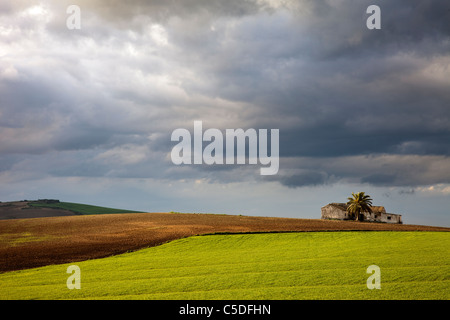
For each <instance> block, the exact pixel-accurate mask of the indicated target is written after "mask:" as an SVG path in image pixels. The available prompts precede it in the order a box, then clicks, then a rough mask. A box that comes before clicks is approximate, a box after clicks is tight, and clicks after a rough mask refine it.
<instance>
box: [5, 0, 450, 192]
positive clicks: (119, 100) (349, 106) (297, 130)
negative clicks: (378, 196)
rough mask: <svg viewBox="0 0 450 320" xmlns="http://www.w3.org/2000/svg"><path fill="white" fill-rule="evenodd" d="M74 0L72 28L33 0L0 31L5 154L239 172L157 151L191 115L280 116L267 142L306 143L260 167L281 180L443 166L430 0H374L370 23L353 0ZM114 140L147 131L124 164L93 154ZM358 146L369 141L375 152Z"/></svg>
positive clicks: (438, 35)
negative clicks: (374, 20) (376, 20)
mask: <svg viewBox="0 0 450 320" xmlns="http://www.w3.org/2000/svg"><path fill="white" fill-rule="evenodd" d="M25 3H27V4H30V5H31V4H32V2H31V1H30V2H20V3H18V4H17V5H16V4H14V5H9V6H3V7H0V10H2V12H3V14H4V15H13V13H14V12H16V13H17V12H18V10H23V9H24V8H26V5H25ZM67 3H68V2H67ZM78 3H79V5H80V7H81V8H82V14H83V21H84V22H83V23H84V24H83V28H82V30H80V32H79V33H77V32H71V31H69V30H67V28H65V18H66V16H67V15H66V14H65V5H66V3H65V2H64V1H62V2H44V4H48V6H49V8H50V9H49V10H53V13H54V16H53V18H52V19H53V20H51V21H50V22H48V23H47V24H46V25H43V23H42V22H40V21H38V20H32V19H31V18H30V19H29V20H26V21H25V20H21V21H19V22H17V23H18V28H19V29H20V28H23V30H22V31H23V32H21V31H17V30H16V31H17V33H15V35H16V36H17V39H13V37H12V36H11V37H10V38H8V39H7V41H6V40H5V42H3V43H2V45H4V46H5V48H8V50H10V51H9V52H8V54H7V55H6V58H5V61H7V63H9V64H11V65H12V66H14V67H15V68H16V69H17V71H18V75H19V76H18V80H15V81H16V82H12V81H11V80H8V79H6V80H5V79H2V78H0V95H1V97H2V99H1V100H0V111H1V112H2V114H1V117H0V126H1V128H0V129H2V130H3V131H2V138H0V139H4V140H0V141H2V144H1V146H0V152H2V154H3V155H5V156H6V157H7V156H8V155H9V154H10V153H16V152H17V153H19V152H21V153H41V154H43V153H49V152H53V151H55V150H56V151H59V152H62V153H61V154H67V153H66V152H70V151H77V152H79V154H77V155H75V157H77V156H79V157H80V158H82V159H84V160H82V161H80V162H79V163H71V162H69V163H68V164H64V163H63V162H56V163H55V167H54V168H47V167H46V166H44V165H43V164H42V170H43V171H45V170H46V171H47V172H50V174H54V175H58V176H64V175H69V176H70V175H83V174H84V175H92V176H96V175H108V176H117V177H160V178H164V177H166V178H169V179H177V178H180V177H189V178H193V179H194V178H196V177H198V178H205V179H210V181H238V180H239V179H244V177H245V179H247V178H248V177H249V176H251V175H250V174H247V172H250V171H251V169H249V170H248V171H247V170H245V168H228V167H220V168H215V167H205V166H200V167H192V168H191V167H187V168H174V167H173V165H171V163H167V159H166V158H165V157H166V155H167V153H168V152H169V151H170V148H171V146H173V144H171V141H170V132H171V131H172V130H173V129H175V128H177V127H187V128H188V129H190V128H191V126H192V121H193V120H194V119H203V120H205V122H206V121H207V122H208V125H209V126H210V127H216V128H221V129H224V128H239V127H244V129H245V128H246V127H253V128H268V129H271V128H277V129H280V152H281V156H282V157H283V158H288V157H294V158H307V159H308V161H306V162H307V163H302V162H298V163H295V165H294V166H293V167H292V168H290V169H293V172H292V173H291V172H290V171H289V174H288V173H287V172H284V173H283V171H281V174H280V176H278V177H276V179H278V180H279V181H280V183H282V184H283V185H285V186H288V187H295V186H309V185H320V184H326V183H330V181H335V180H333V179H336V181H338V180H339V179H342V180H351V181H354V182H362V183H369V184H373V185H386V184H394V185H401V186H409V185H411V186H414V185H419V184H429V183H438V182H443V183H448V182H449V181H450V179H449V177H448V174H446V173H445V172H443V171H442V169H440V168H447V165H446V163H447V162H448V161H449V160H448V156H450V152H449V151H450V149H449V148H448V141H449V139H450V129H449V128H450V109H449V108H448V105H450V94H449V92H448V86H449V85H450V82H449V80H448V72H447V71H448V70H447V69H446V68H447V67H448V63H449V59H450V58H449V56H448V52H449V49H450V48H449V46H450V41H449V24H448V14H447V13H446V12H448V11H446V9H447V8H448V4H447V2H445V1H421V2H418V1H398V2H386V3H382V4H381V7H382V29H381V30H379V31H369V30H367V28H365V19H366V18H367V14H365V8H366V7H367V6H368V5H369V4H372V3H369V1H362V2H358V3H357V4H356V3H355V2H350V1H349V2H346V1H344V2H342V5H341V6H339V7H337V6H333V2H332V1H331V2H330V1H302V2H298V4H300V5H296V2H289V1H288V2H283V3H284V7H285V8H288V9H289V10H287V11H282V10H277V8H276V7H275V6H270V5H269V2H262V1H233V2H230V1H194V0H192V1H180V2H177V1H173V2H172V1H171V2H168V1H128V2H123V1H112V2H111V1H108V2H106V1H79V2H78ZM8 21H9V23H10V24H11V23H14V19H12V18H11V20H8ZM154 23H157V24H161V25H162V28H163V31H164V32H165V34H166V35H167V42H168V43H167V44H166V45H161V43H160V44H158V41H157V40H158V39H156V40H155V39H154V38H152V34H151V32H152V29H151V26H152V24H154ZM30 26H33V27H34V26H40V29H39V28H38V29H37V30H38V31H37V32H36V34H35V38H34V39H33V38H32V37H31V36H30V34H29V33H27V32H25V30H28V29H29V28H30ZM12 40H14V41H12ZM21 40H23V42H21ZM30 40H33V41H35V42H33V43H34V44H35V46H31V47H27V49H29V56H27V57H25V56H19V57H15V53H16V51H15V50H17V48H16V47H14V46H12V43H14V42H16V43H17V44H18V45H19V46H20V44H23V45H26V44H29V42H30ZM159 40H160V41H161V39H159ZM163 40H164V39H163ZM162 42H164V41H162ZM44 44H45V46H48V49H47V47H43V46H44ZM66 47H67V48H68V49H67V50H64V48H66ZM68 51H70V52H68ZM33 61H37V62H33ZM0 66H1V65H0ZM446 70H447V71H446ZM1 72H2V70H0V75H1V74H2V73H1ZM149 137H151V138H149ZM127 145H148V146H149V153H150V154H153V155H154V157H153V158H151V164H150V158H149V160H148V162H149V163H146V162H145V161H144V162H139V163H136V164H134V165H130V164H128V165H123V164H120V163H118V162H116V163H114V162H113V161H110V162H107V161H101V159H98V158H96V156H97V155H98V153H100V152H106V151H108V150H113V151H115V152H119V151H120V150H121V149H120V148H121V147H124V146H127ZM87 150H96V152H95V153H93V154H90V153H84V152H85V151H87ZM86 154H89V157H90V158H86V159H85V158H83V157H84V156H86ZM111 154H112V153H110V155H111ZM383 154H388V155H391V156H392V157H391V158H385V157H383V156H382V155H383ZM115 155H116V156H117V154H115ZM362 155H375V158H376V159H377V161H381V163H383V164H384V167H383V168H381V167H380V163H379V162H377V161H374V160H373V159H372V158H370V157H369V158H365V157H361V156H362ZM397 155H398V156H397ZM400 155H404V157H403V156H400ZM406 155H420V156H422V157H418V158H413V157H407V156H406ZM429 155H436V156H440V157H431V158H429V157H428V156H429ZM62 157H63V156H62ZM5 159H6V158H5ZM342 159H346V160H345V161H346V162H343V160H342ZM103 160H104V159H103ZM428 161H429V162H428ZM438 164H440V165H441V167H439V165H438ZM3 168H5V170H7V169H8V168H11V160H8V161H6V160H5V162H4V164H3ZM281 168H283V167H281ZM243 172H246V174H242V173H243ZM418 172H419V174H418ZM334 177H335V178H334Z"/></svg>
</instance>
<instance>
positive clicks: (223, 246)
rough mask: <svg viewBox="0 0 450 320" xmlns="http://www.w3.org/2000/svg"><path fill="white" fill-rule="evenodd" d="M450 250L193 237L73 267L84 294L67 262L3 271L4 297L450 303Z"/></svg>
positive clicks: (348, 239) (409, 243) (436, 243)
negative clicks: (373, 280) (371, 284)
mask: <svg viewBox="0 0 450 320" xmlns="http://www.w3.org/2000/svg"><path fill="white" fill-rule="evenodd" d="M449 248H450V234H449V233H447V232H303V233H271V234H238V235H211V236H197V237H191V238H186V239H181V240H176V241H173V242H170V243H167V244H165V245H161V246H159V247H153V248H148V249H144V250H140V251H136V252H133V253H128V254H123V255H118V256H114V257H110V258H105V259H97V260H90V261H84V262H78V263H75V264H76V265H78V266H79V267H80V269H81V289H80V290H69V289H67V287H66V280H67V278H68V276H69V274H67V273H66V269H67V266H69V264H66V265H56V266H48V267H43V268H37V269H30V270H24V271H18V272H8V273H4V274H0V288H1V289H0V299H77V298H81V299H450V291H449V290H448V288H449V286H450V252H449ZM371 264H376V265H378V266H379V267H380V268H381V289H380V290H376V289H374V290H369V289H367V287H366V281H367V278H368V277H369V276H370V275H369V274H367V273H366V269H367V267H368V266H369V265H371Z"/></svg>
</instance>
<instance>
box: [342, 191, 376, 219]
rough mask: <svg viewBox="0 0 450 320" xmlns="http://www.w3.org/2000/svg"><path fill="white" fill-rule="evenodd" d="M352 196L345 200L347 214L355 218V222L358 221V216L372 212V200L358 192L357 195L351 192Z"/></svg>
mask: <svg viewBox="0 0 450 320" xmlns="http://www.w3.org/2000/svg"><path fill="white" fill-rule="evenodd" d="M352 196H353V198H352V197H349V198H347V199H348V202H347V212H348V213H350V214H351V215H353V216H355V220H356V221H359V215H360V214H361V213H362V212H369V213H371V212H372V209H371V206H372V199H371V198H370V196H369V195H366V194H365V193H364V192H358V193H357V194H354V193H353V192H352Z"/></svg>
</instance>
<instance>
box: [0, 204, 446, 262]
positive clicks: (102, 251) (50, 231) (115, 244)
mask: <svg viewBox="0 0 450 320" xmlns="http://www.w3.org/2000/svg"><path fill="white" fill-rule="evenodd" d="M49 210H52V209H49ZM357 230H360V231H365V230H367V231H369V230H377V231H383V230H385V231H450V228H441V227H428V226H416V225H397V224H384V223H366V222H355V221H333V220H320V219H292V218H270V217H250V216H233V215H215V214H179V213H134V214H103V215H81V216H80V215H78V216H65V217H46V218H40V219H20V220H14V219H13V220H2V221H0V271H11V270H19V269H26V268H33V267H39V266H45V265H50V264H60V263H66V262H74V261H82V260H87V259H94V258H101V257H106V256H111V255H115V254H119V253H124V252H127V251H133V250H137V249H142V248H146V247H152V246H156V245H160V244H162V243H164V242H168V241H171V240H175V239H180V238H185V237H189V236H193V235H200V234H210V233H251V232H298V231H357Z"/></svg>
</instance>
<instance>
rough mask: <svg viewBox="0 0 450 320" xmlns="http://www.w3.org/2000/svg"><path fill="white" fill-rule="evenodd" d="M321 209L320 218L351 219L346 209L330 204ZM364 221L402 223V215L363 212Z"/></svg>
mask: <svg viewBox="0 0 450 320" xmlns="http://www.w3.org/2000/svg"><path fill="white" fill-rule="evenodd" d="M321 211H322V216H321V218H322V219H339V220H348V219H352V218H351V217H350V216H349V215H348V213H347V211H344V210H342V209H339V208H337V207H335V206H332V205H330V204H328V205H326V206H324V207H322V208H321ZM364 221H371V222H385V223H403V222H402V216H401V215H399V214H394V213H386V212H372V213H368V212H366V213H364Z"/></svg>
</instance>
